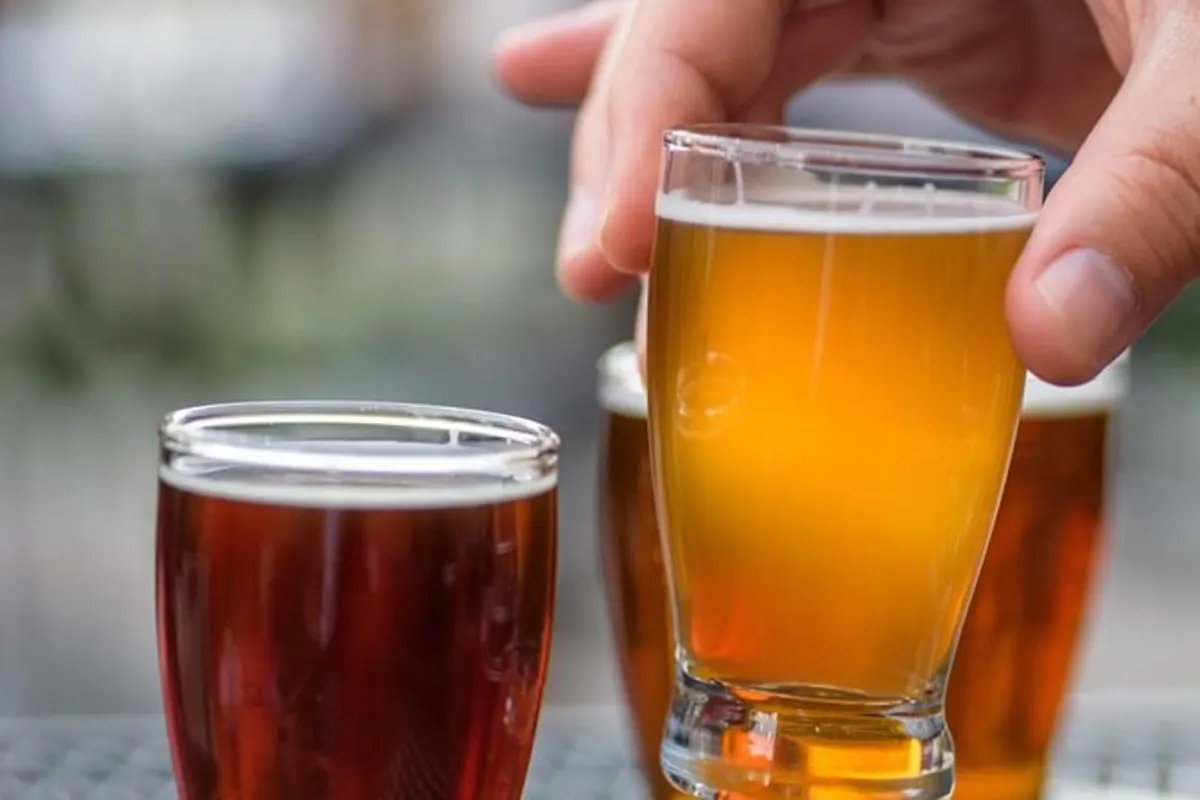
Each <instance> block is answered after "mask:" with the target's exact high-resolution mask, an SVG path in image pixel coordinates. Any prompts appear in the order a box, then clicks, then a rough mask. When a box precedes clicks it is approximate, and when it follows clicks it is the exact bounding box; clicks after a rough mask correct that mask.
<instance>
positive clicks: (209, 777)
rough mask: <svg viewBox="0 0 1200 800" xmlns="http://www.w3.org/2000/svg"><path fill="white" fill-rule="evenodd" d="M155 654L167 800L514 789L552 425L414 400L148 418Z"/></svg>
mask: <svg viewBox="0 0 1200 800" xmlns="http://www.w3.org/2000/svg"><path fill="white" fill-rule="evenodd" d="M160 439H161V462H160V471H159V475H160V484H159V511H158V544H157V612H158V637H159V658H160V667H161V672H162V680H163V692H164V699H165V705H166V711H167V722H168V728H169V733H170V738H171V745H172V756H173V760H174V766H175V774H176V783H177V785H178V788H179V794H180V797H181V800H215V798H242V799H243V800H250V798H254V800H296V798H305V800H376V798H383V797H389V798H390V797H405V798H414V800H416V799H417V798H419V799H420V800H461V798H468V797H469V798H472V799H473V800H474V799H476V798H478V799H479V800H519V798H520V796H521V792H522V787H523V785H524V782H525V774H526V770H527V767H528V763H529V757H530V752H531V748H532V743H533V736H534V730H535V728H536V725H537V718H538V711H539V707H540V702H541V695H542V687H543V681H544V676H545V672H546V662H547V655H548V652H549V641H550V622H551V616H552V610H553V589H554V558H555V542H556V538H555V537H556V527H555V526H556V522H555V520H556V517H555V513H556V512H555V508H556V474H557V473H556V470H557V450H558V439H557V437H556V436H555V435H554V433H553V432H551V431H550V430H549V429H547V428H545V427H543V426H541V425H538V424H536V423H533V422H528V421H525V420H520V419H516V418H512V417H507V416H502V415H498V414H489V413H483V412H476V411H464V410H457V409H449V408H439V407H430V406H413V405H401V404H355V403H244V404H233V405H223V406H208V407H201V408H194V409H188V410H183V411H179V412H176V413H173V414H171V415H170V416H168V417H167V419H166V420H165V422H164V423H163V425H162V428H161V433H160Z"/></svg>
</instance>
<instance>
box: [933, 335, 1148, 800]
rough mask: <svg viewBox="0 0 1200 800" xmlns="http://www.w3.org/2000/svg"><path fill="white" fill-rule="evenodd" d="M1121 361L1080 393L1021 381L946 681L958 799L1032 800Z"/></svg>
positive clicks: (1098, 498)
mask: <svg viewBox="0 0 1200 800" xmlns="http://www.w3.org/2000/svg"><path fill="white" fill-rule="evenodd" d="M1127 375H1128V364H1127V359H1126V358H1125V357H1123V358H1122V359H1120V360H1118V361H1117V362H1116V363H1115V364H1113V366H1111V367H1109V368H1108V369H1107V370H1105V371H1104V372H1102V373H1101V374H1100V376H1099V377H1098V378H1096V379H1095V380H1093V381H1092V382H1091V383H1088V384H1085V385H1083V386H1079V387H1073V388H1064V387H1058V386H1051V385H1049V384H1046V383H1043V382H1042V381H1040V380H1038V379H1037V378H1036V377H1035V376H1033V375H1030V376H1028V378H1027V379H1026V383H1025V399H1024V408H1023V410H1022V416H1021V423H1020V427H1019V428H1018V429H1017V442H1016V446H1015V447H1014V449H1013V457H1012V464H1011V466H1010V467H1009V472H1008V483H1007V484H1006V486H1005V489H1004V496H1003V499H1002V500H1001V501H1000V511H999V514H998V515H997V517H996V524H995V527H994V528H993V531H992V540H991V544H990V545H989V546H988V552H987V556H986V557H985V559H984V562H983V570H982V571H981V573H980V576H979V583H978V585H977V586H976V588H975V595H974V598H973V599H972V601H971V607H970V610H969V611H968V612H967V621H966V624H965V626H964V627H963V632H962V636H961V638H960V639H959V643H958V655H957V656H956V657H955V661H954V669H953V671H952V672H951V673H950V686H949V689H948V691H947V695H946V715H947V719H948V720H949V722H950V728H951V730H953V731H954V743H955V749H956V751H957V752H956V756H957V770H958V787H957V789H956V792H955V797H956V798H959V800H1039V798H1041V797H1042V787H1043V782H1044V779H1045V775H1046V766H1047V764H1046V762H1047V757H1048V755H1049V750H1050V746H1051V744H1052V742H1053V738H1054V735H1055V733H1056V726H1057V723H1058V718H1059V713H1060V711H1061V708H1062V705H1063V701H1064V697H1065V695H1066V693H1067V689H1068V687H1069V684H1070V679H1071V670H1072V668H1073V667H1074V660H1075V653H1076V648H1077V646H1078V643H1079V639H1080V634H1081V630H1082V628H1083V624H1084V621H1085V619H1086V612H1087V608H1088V601H1089V599H1090V593H1089V592H1090V588H1091V583H1092V574H1093V570H1094V569H1095V567H1096V561H1097V558H1098V555H1099V551H1100V549H1101V547H1102V536H1103V531H1102V522H1103V519H1104V511H1105V507H1106V499H1107V494H1106V489H1107V483H1106V470H1107V453H1108V440H1109V427H1110V424H1112V421H1113V420H1114V418H1116V417H1117V415H1118V412H1119V410H1120V407H1121V404H1122V403H1123V401H1124V398H1125V394H1126V386H1127Z"/></svg>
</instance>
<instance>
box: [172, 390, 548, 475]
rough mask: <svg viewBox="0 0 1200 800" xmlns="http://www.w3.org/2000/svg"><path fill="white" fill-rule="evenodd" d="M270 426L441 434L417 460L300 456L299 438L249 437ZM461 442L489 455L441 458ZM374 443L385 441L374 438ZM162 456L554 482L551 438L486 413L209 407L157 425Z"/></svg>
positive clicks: (273, 404) (342, 403)
mask: <svg viewBox="0 0 1200 800" xmlns="http://www.w3.org/2000/svg"><path fill="white" fill-rule="evenodd" d="M271 425H297V426H303V425H313V426H316V425H346V426H361V427H362V428H378V429H379V430H381V431H385V430H388V429H392V430H400V429H409V430H413V429H419V430H426V431H439V430H440V431H444V432H445V433H446V434H447V441H446V442H444V443H430V446H429V449H428V450H427V451H425V452H420V453H414V452H407V453H386V454H381V453H365V452H362V451H361V450H359V451H357V452H356V451H355V450H354V448H353V447H351V446H349V444H348V443H343V445H344V446H343V447H342V448H341V449H339V448H337V447H331V448H323V449H322V450H320V451H319V452H314V451H313V450H311V449H308V450H306V449H305V448H304V446H303V444H304V443H305V442H311V441H312V440H307V439H304V438H303V437H291V438H290V439H289V438H286V437H282V436H272V435H271V434H270V433H263V432H251V431H249V430H246V428H250V427H263V426H267V427H268V428H269V426H271ZM462 434H467V435H471V436H481V437H485V438H491V439H493V440H494V441H495V443H496V444H498V445H500V447H497V448H489V449H487V450H480V451H475V452H472V451H471V450H470V449H469V448H464V449H461V450H457V451H456V452H444V450H446V449H448V448H451V447H454V446H456V445H457V444H458V437H459V436H460V435H462ZM369 441H379V442H386V441H389V440H388V439H386V438H385V437H382V436H381V437H380V438H379V439H378V440H369ZM159 444H160V447H161V448H162V451H163V453H164V455H170V456H177V457H191V458H196V459H201V460H205V461H213V462H219V463H222V464H226V465H230V466H237V467H249V468H257V469H265V470H289V471H295V472H301V473H304V472H311V473H326V474H328V473H330V472H333V473H343V474H364V475H375V476H380V477H388V476H391V477H404V476H411V477H436V476H452V475H462V474H464V473H480V474H497V475H504V476H509V477H512V478H514V479H516V478H518V477H519V476H520V474H521V473H522V472H524V471H527V470H532V471H535V472H536V473H537V474H539V475H542V476H547V475H552V474H556V472H557V459H558V450H559V447H560V445H561V442H560V440H559V437H558V434H556V433H555V432H554V431H553V430H552V429H551V428H549V427H548V426H546V425H544V424H542V423H540V422H535V421H533V420H529V419H525V418H523V417H517V416H513V415H509V414H501V413H498V412H493V411H482V410H478V409H471V408H459V407H455V406H441V405H432V404H423V403H401V402H383V401H378V402H377V401H348V400H284V401H245V402H232V403H212V404H206V405H198V406H190V407H187V408H181V409H178V410H175V411H172V412H170V413H168V414H167V415H166V416H165V417H164V418H163V419H162V422H161V424H160V425H159Z"/></svg>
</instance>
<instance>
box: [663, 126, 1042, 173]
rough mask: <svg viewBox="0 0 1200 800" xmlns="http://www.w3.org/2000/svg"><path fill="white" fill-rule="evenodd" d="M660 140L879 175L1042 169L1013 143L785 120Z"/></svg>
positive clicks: (697, 129)
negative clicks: (827, 126) (853, 129)
mask: <svg viewBox="0 0 1200 800" xmlns="http://www.w3.org/2000/svg"><path fill="white" fill-rule="evenodd" d="M663 145H664V147H665V148H667V149H668V150H671V151H678V152H693V153H700V154H702V155H709V156H712V157H716V158H721V159H724V160H726V161H731V162H735V163H759V164H762V163H766V164H776V165H778V166H781V167H796V168H804V169H812V170H818V171H819V170H838V169H842V170H851V169H852V170H857V171H864V170H867V171H871V172H875V173H878V174H880V175H887V174H912V173H914V172H918V173H922V174H928V175H930V176H931V177H943V178H961V179H988V178H991V179H996V178H1010V179H1019V178H1030V177H1036V176H1038V175H1041V174H1044V172H1045V159H1043V158H1042V157H1041V156H1040V155H1038V154H1036V153H1032V152H1027V151H1024V150H1020V149H1018V148H1015V147H1006V146H1002V145H991V144H975V143H969V142H960V141H952V140H948V139H936V138H922V137H910V136H899V135H891V134H874V133H857V132H851V131H833V130H821V129H817V128H802V127H792V126H787V125H766V124H758V123H736V122H734V123H720V122H718V123H701V124H695V125H682V126H677V127H673V128H670V129H668V130H667V131H666V132H665V133H664V134H663Z"/></svg>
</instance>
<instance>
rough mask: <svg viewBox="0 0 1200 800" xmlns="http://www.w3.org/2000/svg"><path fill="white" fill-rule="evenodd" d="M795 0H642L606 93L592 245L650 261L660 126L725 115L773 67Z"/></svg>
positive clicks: (629, 260)
mask: <svg viewBox="0 0 1200 800" xmlns="http://www.w3.org/2000/svg"><path fill="white" fill-rule="evenodd" d="M795 5H796V3H795V0H642V2H640V3H638V4H637V6H636V8H635V11H634V15H633V21H632V23H631V28H630V31H629V38H628V39H627V40H626V43H625V49H624V51H623V52H622V54H621V55H622V57H621V63H620V66H619V67H618V68H617V71H616V74H615V75H614V77H613V84H612V91H611V93H610V95H609V105H608V127H609V141H610V151H609V152H610V158H609V170H608V186H607V190H606V197H605V209H604V217H603V222H602V224H601V227H600V232H599V237H600V247H601V249H602V250H603V252H604V255H605V257H606V258H607V260H608V262H609V263H610V264H612V265H613V266H614V267H615V268H617V269H619V270H622V271H625V272H643V271H645V270H646V269H648V267H649V262H650V246H651V242H652V240H653V234H654V201H655V197H656V195H657V192H658V179H659V159H660V154H661V148H662V135H663V132H664V131H665V130H667V129H668V128H672V127H676V126H679V125H690V124H695V123H700V122H726V121H731V120H733V119H734V118H735V115H736V113H737V111H738V110H739V109H740V108H742V107H744V106H746V105H747V104H749V103H750V101H751V100H752V99H753V98H754V96H755V95H756V94H757V92H758V90H759V88H760V87H762V85H763V84H764V83H765V82H766V80H767V78H768V77H769V76H770V74H771V68H772V65H773V64H774V62H775V56H776V52H777V48H778V44H779V37H780V34H781V31H782V29H783V22H784V18H785V17H786V16H787V14H788V12H789V10H790V9H792V8H793V7H794V6H795Z"/></svg>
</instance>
